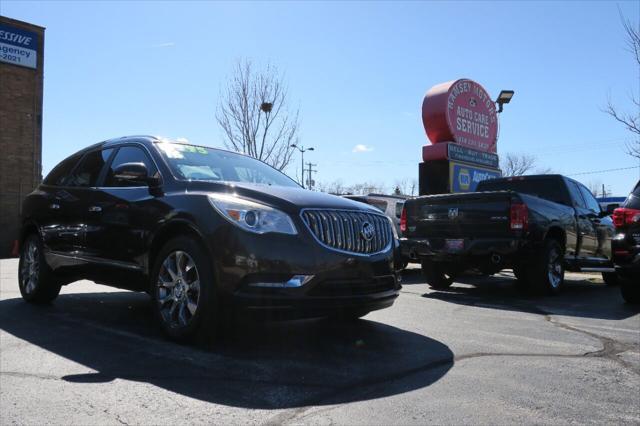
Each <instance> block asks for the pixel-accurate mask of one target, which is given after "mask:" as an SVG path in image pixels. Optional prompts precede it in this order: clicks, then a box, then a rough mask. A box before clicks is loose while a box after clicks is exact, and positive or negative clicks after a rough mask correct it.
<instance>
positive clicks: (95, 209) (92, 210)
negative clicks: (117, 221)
mask: <svg viewBox="0 0 640 426" xmlns="http://www.w3.org/2000/svg"><path fill="white" fill-rule="evenodd" d="M89 211H90V212H96V213H98V212H101V211H102V207H100V206H91V207H89Z"/></svg>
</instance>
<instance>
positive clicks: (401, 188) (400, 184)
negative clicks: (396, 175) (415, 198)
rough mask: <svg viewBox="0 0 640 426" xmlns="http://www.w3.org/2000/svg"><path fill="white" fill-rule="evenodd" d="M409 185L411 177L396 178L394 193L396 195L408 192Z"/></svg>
mask: <svg viewBox="0 0 640 426" xmlns="http://www.w3.org/2000/svg"><path fill="white" fill-rule="evenodd" d="M408 186H409V179H407V178H403V179H396V181H395V183H394V185H393V188H394V193H396V195H402V194H406V193H407V187H408Z"/></svg>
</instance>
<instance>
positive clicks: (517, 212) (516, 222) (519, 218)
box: [510, 203, 529, 231]
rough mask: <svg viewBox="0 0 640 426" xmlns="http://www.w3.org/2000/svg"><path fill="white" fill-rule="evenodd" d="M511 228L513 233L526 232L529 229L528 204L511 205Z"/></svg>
mask: <svg viewBox="0 0 640 426" xmlns="http://www.w3.org/2000/svg"><path fill="white" fill-rule="evenodd" d="M510 226H511V230H512V231H526V230H527V228H528V227H529V209H527V205H526V204H522V203H514V204H511V217H510Z"/></svg>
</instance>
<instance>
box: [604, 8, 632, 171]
mask: <svg viewBox="0 0 640 426" xmlns="http://www.w3.org/2000/svg"><path fill="white" fill-rule="evenodd" d="M620 19H621V20H622V25H623V27H624V30H625V32H626V33H627V46H628V50H629V51H630V52H631V53H632V54H633V58H634V60H635V62H636V64H637V65H638V67H640V31H639V30H638V28H636V27H634V25H633V24H632V23H631V21H629V20H628V19H626V18H625V17H624V16H622V12H620ZM631 102H632V103H633V105H634V106H635V107H634V108H633V109H634V110H635V111H634V112H631V113H628V112H622V111H620V110H619V109H617V108H616V107H615V106H614V105H613V103H612V102H611V98H609V100H608V101H607V106H606V107H604V109H603V111H604V112H606V113H607V114H609V115H610V116H611V117H613V118H614V119H615V120H616V121H618V122H619V123H621V124H622V125H623V126H624V127H626V128H627V130H629V131H630V132H631V133H632V134H633V137H634V139H635V140H634V141H633V142H632V143H630V144H627V153H628V154H629V155H631V156H632V157H635V158H640V100H639V99H638V97H636V96H635V95H634V94H633V93H632V94H631Z"/></svg>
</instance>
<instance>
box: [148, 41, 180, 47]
mask: <svg viewBox="0 0 640 426" xmlns="http://www.w3.org/2000/svg"><path fill="white" fill-rule="evenodd" d="M175 45H176V44H175V43H174V42H172V41H170V42H168V43H160V44H154V45H152V46H151V47H173V46H175Z"/></svg>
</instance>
